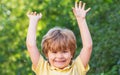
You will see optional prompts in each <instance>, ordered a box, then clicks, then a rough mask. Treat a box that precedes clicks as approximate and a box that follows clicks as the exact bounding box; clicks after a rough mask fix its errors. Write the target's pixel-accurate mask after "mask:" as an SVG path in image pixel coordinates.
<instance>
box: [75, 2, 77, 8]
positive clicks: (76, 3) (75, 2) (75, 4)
mask: <svg viewBox="0 0 120 75" xmlns="http://www.w3.org/2000/svg"><path fill="white" fill-rule="evenodd" d="M75 9H77V1H76V2H75Z"/></svg>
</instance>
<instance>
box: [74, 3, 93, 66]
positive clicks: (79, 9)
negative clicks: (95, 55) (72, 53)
mask: <svg viewBox="0 0 120 75" xmlns="http://www.w3.org/2000/svg"><path fill="white" fill-rule="evenodd" d="M84 8H85V3H83V5H82V2H81V1H80V2H79V4H77V2H76V3H75V8H73V13H74V15H75V17H76V19H77V22H78V27H79V29H80V34H81V38H82V44H83V47H82V50H81V52H80V54H79V57H80V58H81V60H82V63H83V65H84V67H86V66H87V64H88V62H89V59H90V56H91V52H92V38H91V35H90V32H89V29H88V26H87V23H86V19H85V16H86V13H87V12H88V11H89V10H90V8H88V9H87V10H85V9H84Z"/></svg>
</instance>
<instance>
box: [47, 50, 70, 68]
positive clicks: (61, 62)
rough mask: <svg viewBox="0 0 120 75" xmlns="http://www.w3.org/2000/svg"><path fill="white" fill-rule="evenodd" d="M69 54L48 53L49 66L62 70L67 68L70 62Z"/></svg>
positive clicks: (59, 52) (67, 52) (65, 52)
mask: <svg viewBox="0 0 120 75" xmlns="http://www.w3.org/2000/svg"><path fill="white" fill-rule="evenodd" d="M71 58H72V55H71V52H70V50H64V51H57V52H52V51H48V61H49V63H50V64H51V66H53V67H56V68H59V69H63V68H65V67H67V66H68V65H69V64H70V62H71Z"/></svg>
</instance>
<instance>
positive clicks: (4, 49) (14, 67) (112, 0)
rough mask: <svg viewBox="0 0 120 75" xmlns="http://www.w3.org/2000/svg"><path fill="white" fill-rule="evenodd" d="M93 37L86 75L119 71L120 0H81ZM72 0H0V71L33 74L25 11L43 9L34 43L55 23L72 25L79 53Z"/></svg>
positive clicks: (1, 73) (110, 74) (3, 74)
mask: <svg viewBox="0 0 120 75" xmlns="http://www.w3.org/2000/svg"><path fill="white" fill-rule="evenodd" d="M82 1H83V2H85V3H86V8H87V7H91V11H90V12H89V13H88V14H87V17H86V19H87V23H88V27H89V29H90V32H91V35H92V39H93V52H92V56H91V60H90V63H89V64H90V67H91V69H90V70H89V72H88V75H120V0H82ZM74 2H75V0H0V75H35V74H34V72H33V71H32V70H31V61H30V57H29V54H28V52H27V48H26V44H25V40H26V34H27V28H28V23H29V22H28V18H27V16H26V13H27V12H28V11H37V12H38V13H39V12H41V13H42V15H43V16H42V19H41V21H40V22H39V23H38V28H37V45H38V48H39V50H40V49H41V47H40V44H41V39H42V36H43V35H45V34H46V32H47V31H48V30H49V29H50V28H52V27H54V26H60V27H66V28H69V29H71V30H72V31H73V32H74V33H75V35H76V38H77V47H78V48H77V51H76V55H75V56H77V55H78V53H79V51H80V49H81V47H82V43H81V37H80V35H79V34H80V33H79V28H78V25H77V22H76V19H75V17H74V15H73V12H72V7H73V6H74Z"/></svg>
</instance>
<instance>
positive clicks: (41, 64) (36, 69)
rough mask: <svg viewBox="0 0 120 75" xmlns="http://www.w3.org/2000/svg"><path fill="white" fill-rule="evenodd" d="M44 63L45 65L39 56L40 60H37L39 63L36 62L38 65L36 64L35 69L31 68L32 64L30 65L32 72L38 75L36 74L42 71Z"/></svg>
mask: <svg viewBox="0 0 120 75" xmlns="http://www.w3.org/2000/svg"><path fill="white" fill-rule="evenodd" d="M44 63H45V60H44V58H43V57H42V56H40V58H39V61H38V64H37V66H36V68H35V67H34V66H33V64H32V70H33V71H34V72H35V73H36V74H38V73H39V71H41V70H42V67H43V65H44Z"/></svg>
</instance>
